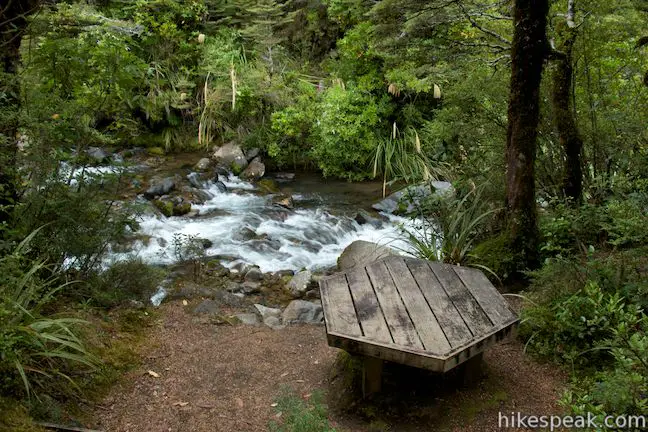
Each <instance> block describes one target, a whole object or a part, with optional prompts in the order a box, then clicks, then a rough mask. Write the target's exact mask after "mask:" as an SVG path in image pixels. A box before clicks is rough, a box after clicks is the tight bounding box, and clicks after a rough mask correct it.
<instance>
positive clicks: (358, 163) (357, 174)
mask: <svg viewBox="0 0 648 432" xmlns="http://www.w3.org/2000/svg"><path fill="white" fill-rule="evenodd" d="M318 113H319V115H318V116H317V117H316V120H315V121H316V125H315V127H314V131H313V140H314V142H313V147H312V150H311V155H312V157H313V160H314V161H315V163H317V166H318V167H319V168H320V169H321V170H322V172H323V173H324V175H325V176H333V177H340V178H346V179H348V180H362V179H366V178H368V177H370V175H371V173H370V172H369V169H368V168H369V164H370V158H371V155H372V154H373V153H374V151H375V149H376V146H377V145H378V139H379V135H378V133H377V130H380V129H381V125H382V124H383V123H382V119H383V118H384V117H385V116H386V114H387V104H386V100H385V99H378V98H376V97H374V96H372V95H371V94H369V93H365V92H362V91H360V90H358V89H355V88H353V87H350V88H348V89H345V88H343V87H342V86H333V87H331V88H329V89H327V90H326V92H325V93H324V95H323V98H322V102H321V103H320V104H319V106H318ZM384 130H386V127H385V128H384Z"/></svg>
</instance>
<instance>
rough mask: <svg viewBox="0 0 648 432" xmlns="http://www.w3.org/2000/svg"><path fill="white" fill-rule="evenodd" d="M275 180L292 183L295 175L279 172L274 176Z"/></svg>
mask: <svg viewBox="0 0 648 432" xmlns="http://www.w3.org/2000/svg"><path fill="white" fill-rule="evenodd" d="M275 178H276V179H277V180H281V181H292V180H295V173H286V172H280V173H276V174H275Z"/></svg>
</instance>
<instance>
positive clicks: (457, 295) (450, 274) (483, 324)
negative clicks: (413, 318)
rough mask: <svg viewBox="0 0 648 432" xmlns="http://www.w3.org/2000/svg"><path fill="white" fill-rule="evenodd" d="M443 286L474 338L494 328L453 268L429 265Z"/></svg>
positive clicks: (435, 264) (442, 265)
mask: <svg viewBox="0 0 648 432" xmlns="http://www.w3.org/2000/svg"><path fill="white" fill-rule="evenodd" d="M428 265H429V266H430V268H431V269H432V271H433V272H434V274H435V276H436V277H437V278H438V279H439V282H441V285H443V288H444V289H445V291H446V293H447V294H448V297H449V298H450V301H451V302H452V303H453V304H454V305H455V307H456V308H457V310H458V311H459V313H460V314H461V316H462V318H463V319H464V321H465V322H466V325H467V326H468V328H469V329H470V331H471V332H472V334H473V336H481V335H483V334H485V333H487V332H488V331H490V330H491V329H492V328H493V324H492V323H491V321H490V319H489V318H488V316H486V313H485V312H484V311H483V310H482V308H481V306H480V305H479V303H477V301H476V300H475V298H474V297H473V296H472V294H471V293H470V291H468V288H466V287H465V285H464V284H463V282H462V281H461V279H459V276H457V274H456V273H455V272H454V270H453V269H452V266H450V265H447V264H440V263H429V264H428Z"/></svg>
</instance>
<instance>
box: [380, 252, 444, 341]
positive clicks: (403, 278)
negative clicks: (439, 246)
mask: <svg viewBox="0 0 648 432" xmlns="http://www.w3.org/2000/svg"><path fill="white" fill-rule="evenodd" d="M385 264H386V265H387V269H388V270H389V272H390V273H391V276H392V279H393V280H394V283H395V285H396V288H397V290H398V292H399V293H400V296H401V299H402V300H403V303H404V304H405V307H406V308H407V310H408V312H409V316H410V319H411V320H412V323H413V324H414V328H415V329H416V332H417V333H418V335H419V338H420V339H421V342H423V347H424V348H425V350H426V351H429V352H433V353H444V352H447V351H449V350H450V348H451V346H450V343H449V342H448V339H446V337H445V334H444V333H443V329H442V328H441V326H440V325H439V322H438V321H437V319H436V317H435V315H434V313H433V312H432V310H431V309H430V306H429V305H428V304H427V301H426V300H425V297H424V296H423V293H422V292H421V289H420V288H419V286H418V284H417V283H416V280H415V279H414V276H412V273H411V272H410V270H409V268H408V267H407V264H405V261H404V260H403V258H400V257H393V258H388V259H386V260H385Z"/></svg>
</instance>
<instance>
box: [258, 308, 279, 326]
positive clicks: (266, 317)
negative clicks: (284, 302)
mask: <svg viewBox="0 0 648 432" xmlns="http://www.w3.org/2000/svg"><path fill="white" fill-rule="evenodd" d="M254 307H255V308H256V310H257V311H258V312H259V315H261V320H262V321H263V324H265V325H267V326H268V327H270V328H273V329H278V328H281V327H282V325H281V309H275V308H270V307H267V306H263V305H262V304H258V303H257V304H255V305H254Z"/></svg>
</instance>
